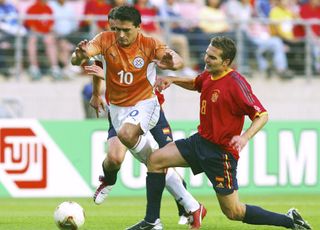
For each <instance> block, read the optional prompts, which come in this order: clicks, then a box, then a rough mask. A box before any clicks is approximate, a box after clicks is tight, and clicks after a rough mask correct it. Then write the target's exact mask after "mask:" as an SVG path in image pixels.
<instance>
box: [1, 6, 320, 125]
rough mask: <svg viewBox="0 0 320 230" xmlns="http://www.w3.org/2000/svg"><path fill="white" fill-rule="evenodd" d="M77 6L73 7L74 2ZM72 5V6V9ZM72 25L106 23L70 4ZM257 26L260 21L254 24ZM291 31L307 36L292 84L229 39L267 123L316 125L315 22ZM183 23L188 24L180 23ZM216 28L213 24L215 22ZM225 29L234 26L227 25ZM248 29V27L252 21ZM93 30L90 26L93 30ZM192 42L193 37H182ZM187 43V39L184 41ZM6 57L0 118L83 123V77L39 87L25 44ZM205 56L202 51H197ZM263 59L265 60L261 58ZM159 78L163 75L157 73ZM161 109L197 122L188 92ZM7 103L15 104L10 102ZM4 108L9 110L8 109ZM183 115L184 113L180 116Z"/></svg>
mask: <svg viewBox="0 0 320 230" xmlns="http://www.w3.org/2000/svg"><path fill="white" fill-rule="evenodd" d="M74 2H77V1H74ZM27 3H30V1H21V2H20V1H19V3H18V6H19V8H21V9H20V10H21V12H24V11H23V9H25V8H26V7H27ZM77 4H78V3H77ZM75 6H76V7H75V12H76V13H75V14H77V16H76V20H79V21H81V20H84V19H89V20H93V21H97V20H105V19H106V18H105V17H104V16H103V17H99V16H90V17H84V16H82V14H81V13H79V14H78V11H80V10H81V6H80V5H76V4H75ZM27 18H30V17H27V16H26V15H24V14H20V15H19V18H18V19H19V22H20V23H21V24H22V22H23V21H24V20H25V19H27ZM155 20H158V21H159V22H161V23H162V24H163V25H164V31H165V34H164V38H165V39H166V40H167V41H168V43H169V39H168V38H170V29H168V28H169V25H168V23H170V22H172V20H171V21H168V20H167V19H161V18H158V17H157V18H155ZM255 20H256V21H254V22H257V21H259V20H260V19H255ZM261 21H263V22H264V23H273V24H276V23H278V22H277V21H268V20H266V19H263V20H262V19H261ZM293 22H294V23H295V24H296V25H300V26H303V27H304V28H305V31H307V33H306V34H307V36H306V37H305V38H304V39H303V41H304V45H303V46H301V48H300V50H296V52H297V53H301V54H303V55H302V56H301V57H303V59H300V60H297V63H296V64H295V65H296V67H297V69H298V70H300V71H297V72H296V73H295V77H294V78H293V79H288V80H281V79H280V78H278V77H277V76H273V75H271V76H270V75H268V73H262V72H259V71H258V70H257V64H256V62H255V60H254V51H255V47H250V46H249V47H246V46H245V45H244V42H243V41H244V39H243V35H242V33H241V32H240V31H239V30H235V31H234V32H235V33H234V34H235V39H236V40H237V46H238V51H239V53H240V54H241V53H243V52H245V53H247V55H245V56H246V57H249V60H250V61H249V63H250V68H249V71H246V74H247V75H248V77H249V81H250V83H251V84H252V86H253V88H254V89H255V92H256V93H257V95H258V96H259V97H260V98H261V100H262V102H263V103H264V104H265V105H266V107H267V109H268V110H269V112H270V118H271V119H276V120H279V119H280V120H287V119H289V120H310V119H313V120H317V119H319V117H320V107H319V106H316V105H317V104H318V101H319V99H320V90H319V85H320V78H319V75H318V73H315V72H314V70H313V67H312V46H311V36H309V35H310V30H311V24H314V23H318V24H320V20H313V21H304V20H301V19H299V20H294V21H293ZM183 23H188V22H186V21H183ZM216 23H218V22H216ZM230 23H239V22H232V21H230ZM249 23H253V22H252V21H251V22H249ZM93 25H94V24H93ZM96 29H97V28H96V27H95V26H92V27H91V28H90V31H89V33H84V32H80V31H78V32H77V33H74V34H73V36H74V37H73V41H75V44H76V42H77V41H80V40H81V39H83V38H85V37H86V38H88V39H90V38H91V37H93V36H94V34H95V33H96ZM188 36H197V34H193V35H190V34H189V35H188ZM188 38H189V39H192V38H190V37H188ZM208 42H209V40H204V41H203V44H205V45H204V47H206V46H207V44H208ZM11 45H12V46H11V47H12V49H11V51H8V52H1V53H0V55H4V56H3V58H4V59H5V60H6V64H5V65H2V66H0V68H2V69H0V72H2V73H5V74H3V75H0V100H1V103H0V115H1V116H3V117H23V118H38V119H83V118H84V117H85V115H84V110H83V105H82V96H81V91H82V88H83V86H84V85H85V84H86V83H88V81H90V79H89V78H88V77H85V76H83V74H81V73H80V74H77V77H76V78H75V79H73V80H70V79H69V81H52V80H51V79H48V78H46V77H44V78H43V79H41V80H40V81H31V80H30V78H29V76H28V73H27V71H26V70H27V67H28V58H27V51H26V38H25V37H21V36H16V37H15V40H12V41H11ZM40 48H41V49H40V51H39V53H38V55H39V60H41V67H42V68H43V69H46V68H48V63H47V61H46V58H45V52H44V50H43V47H40ZM201 49H203V47H199V46H197V45H192V44H190V54H191V59H192V66H191V67H192V68H194V69H195V70H197V71H199V69H197V64H198V56H195V53H198V52H199V50H201ZM203 51H205V50H203ZM266 55H267V56H268V54H266ZM241 57H243V55H238V58H237V59H236V60H235V66H234V67H235V68H237V69H238V70H239V71H240V72H241V71H244V69H243V66H241V64H240V63H242V61H241ZM163 74H165V73H163ZM165 95H166V103H165V105H164V108H165V111H166V114H167V117H168V119H170V120H180V119H184V120H197V119H198V113H197V111H198V95H197V93H195V92H188V91H185V90H182V89H180V88H178V87H172V88H171V89H169V90H167V91H166V92H165ZM12 98H15V99H14V100H13V99H12ZM8 106H9V107H8ZM186 111H188V112H186Z"/></svg>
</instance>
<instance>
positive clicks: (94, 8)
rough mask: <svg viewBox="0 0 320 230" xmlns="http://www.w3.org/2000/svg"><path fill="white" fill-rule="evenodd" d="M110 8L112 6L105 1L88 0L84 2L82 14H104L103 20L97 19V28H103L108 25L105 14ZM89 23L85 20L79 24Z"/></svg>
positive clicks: (85, 24)
mask: <svg viewBox="0 0 320 230" xmlns="http://www.w3.org/2000/svg"><path fill="white" fill-rule="evenodd" d="M111 9H112V6H111V5H109V4H107V3H106V2H105V1H97V0H90V1H87V2H86V5H85V8H84V12H83V14H84V15H85V16H88V15H91V16H105V18H106V19H105V20H103V21H97V25H98V26H99V28H101V29H103V30H105V29H106V28H107V26H108V20H107V15H108V14H109V11H110V10H111ZM89 24H90V23H88V22H85V21H83V22H81V26H88V25H89Z"/></svg>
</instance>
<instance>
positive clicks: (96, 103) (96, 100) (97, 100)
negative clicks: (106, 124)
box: [90, 95, 106, 118]
mask: <svg viewBox="0 0 320 230" xmlns="http://www.w3.org/2000/svg"><path fill="white" fill-rule="evenodd" d="M90 105H91V107H92V108H94V109H95V111H96V116H97V118H98V117H99V113H100V107H101V108H102V110H103V111H106V108H105V106H104V103H103V100H102V98H101V96H97V95H92V97H91V99H90Z"/></svg>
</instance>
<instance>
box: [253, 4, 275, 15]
mask: <svg viewBox="0 0 320 230" xmlns="http://www.w3.org/2000/svg"><path fill="white" fill-rule="evenodd" d="M273 2H274V0H256V1H255V5H254V6H255V10H256V13H257V16H258V17H262V18H268V17H269V14H270V10H271V8H272V6H273V4H274V3H273Z"/></svg>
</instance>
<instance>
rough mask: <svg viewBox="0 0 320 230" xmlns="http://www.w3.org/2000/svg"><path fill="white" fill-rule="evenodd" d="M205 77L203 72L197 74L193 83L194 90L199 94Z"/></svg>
mask: <svg viewBox="0 0 320 230" xmlns="http://www.w3.org/2000/svg"><path fill="white" fill-rule="evenodd" d="M204 77H205V72H203V73H201V74H199V75H198V76H197V77H196V78H195V79H194V80H193V81H194V82H193V84H194V89H195V90H197V91H198V92H199V93H200V92H201V89H202V83H203V80H204Z"/></svg>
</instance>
